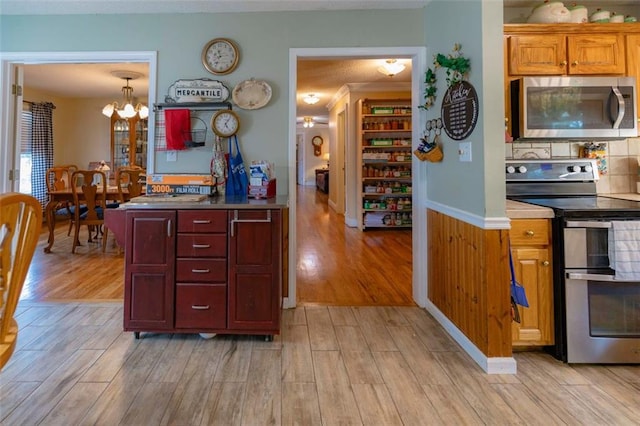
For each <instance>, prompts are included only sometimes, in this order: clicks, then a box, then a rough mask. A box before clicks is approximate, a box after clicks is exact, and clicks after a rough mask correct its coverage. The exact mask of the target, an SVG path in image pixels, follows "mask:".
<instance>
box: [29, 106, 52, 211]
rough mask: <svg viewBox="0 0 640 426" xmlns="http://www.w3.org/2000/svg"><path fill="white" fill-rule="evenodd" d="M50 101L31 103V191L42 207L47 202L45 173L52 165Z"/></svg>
mask: <svg viewBox="0 0 640 426" xmlns="http://www.w3.org/2000/svg"><path fill="white" fill-rule="evenodd" d="M55 108H56V107H55V105H53V104H52V103H51V102H39V103H34V104H33V105H31V113H32V116H31V129H32V138H31V193H32V195H33V196H34V197H36V198H37V199H38V201H40V204H42V206H43V207H44V206H45V205H46V204H47V201H48V197H47V183H46V181H45V173H46V172H47V169H48V168H49V167H51V166H53V120H52V117H53V110H54V109H55Z"/></svg>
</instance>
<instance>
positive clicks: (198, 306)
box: [191, 305, 209, 311]
mask: <svg viewBox="0 0 640 426" xmlns="http://www.w3.org/2000/svg"><path fill="white" fill-rule="evenodd" d="M191 309H195V310H197V311H206V310H207V309H209V305H191Z"/></svg>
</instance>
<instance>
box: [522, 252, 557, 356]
mask: <svg viewBox="0 0 640 426" xmlns="http://www.w3.org/2000/svg"><path fill="white" fill-rule="evenodd" d="M549 255H550V253H549V249H548V248H520V247H512V256H513V263H514V268H515V272H516V279H517V281H518V282H519V283H520V284H521V285H522V286H523V287H524V288H525V292H526V294H527V300H528V302H529V307H528V308H525V307H523V306H518V309H519V311H520V320H521V322H520V323H517V322H513V323H512V338H513V344H514V346H518V345H520V346H526V345H550V344H553V341H554V339H553V303H552V301H553V296H552V289H551V282H552V271H551V264H550V260H549V257H550V256H549Z"/></svg>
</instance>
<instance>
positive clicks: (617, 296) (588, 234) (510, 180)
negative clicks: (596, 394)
mask: <svg viewBox="0 0 640 426" xmlns="http://www.w3.org/2000/svg"><path fill="white" fill-rule="evenodd" d="M597 179H598V173H597V165H596V164H595V163H594V162H592V161H591V160H583V159H567V160H507V168H506V180H507V197H509V198H511V199H515V200H518V201H523V202H528V203H531V204H536V205H540V206H545V207H549V208H551V209H553V211H554V218H553V219H552V239H553V243H552V244H553V299H554V300H553V303H554V327H555V329H554V332H555V344H554V345H553V346H550V347H548V350H549V352H550V353H552V354H553V355H554V356H555V357H557V358H558V359H561V360H563V361H565V362H569V363H616V364H618V363H620V364H627V363H632V364H640V281H623V280H619V279H617V278H616V275H615V271H614V270H613V269H611V267H610V264H609V229H610V228H611V224H612V222H615V221H629V220H633V221H640V202H636V201H629V200H620V199H614V198H610V197H604V196H599V195H598V194H597V193H596V185H595V182H596V180H597Z"/></svg>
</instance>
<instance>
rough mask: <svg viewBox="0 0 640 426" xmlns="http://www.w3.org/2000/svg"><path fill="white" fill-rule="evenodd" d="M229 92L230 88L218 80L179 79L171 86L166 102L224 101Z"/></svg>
mask: <svg viewBox="0 0 640 426" xmlns="http://www.w3.org/2000/svg"><path fill="white" fill-rule="evenodd" d="M229 93H230V92H229V89H228V88H227V87H226V86H225V85H224V84H222V82H221V81H218V80H210V79H208V78H202V79H195V80H177V81H176V82H174V83H173V84H172V85H171V86H169V90H168V92H167V96H166V97H165V102H168V103H184V102H224V101H226V100H227V99H228V98H229Z"/></svg>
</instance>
